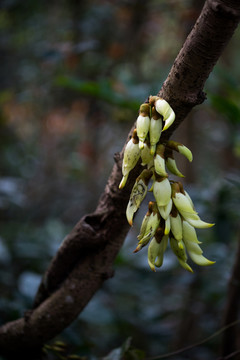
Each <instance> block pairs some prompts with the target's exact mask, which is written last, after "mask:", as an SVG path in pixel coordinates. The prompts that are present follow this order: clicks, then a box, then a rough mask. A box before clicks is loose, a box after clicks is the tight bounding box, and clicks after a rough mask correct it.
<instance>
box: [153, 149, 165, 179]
mask: <svg viewBox="0 0 240 360" xmlns="http://www.w3.org/2000/svg"><path fill="white" fill-rule="evenodd" d="M164 151H165V146H164V145H163V144H159V145H158V146H157V152H156V155H155V156H154V168H155V171H156V173H157V174H158V175H161V176H164V177H167V176H168V175H167V173H166V170H165V158H164Z"/></svg>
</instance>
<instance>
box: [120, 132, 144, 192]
mask: <svg viewBox="0 0 240 360" xmlns="http://www.w3.org/2000/svg"><path fill="white" fill-rule="evenodd" d="M140 154H141V153H140V149H139V146H138V137H137V131H136V129H135V130H134V131H133V136H132V138H131V139H130V140H129V141H128V143H127V145H126V147H125V150H124V155H123V162H122V174H123V178H122V181H121V183H120V185H119V189H122V188H123V187H124V186H125V184H126V182H127V178H128V174H129V172H130V171H131V170H132V169H133V168H134V167H135V166H136V164H137V162H138V160H139V158H140Z"/></svg>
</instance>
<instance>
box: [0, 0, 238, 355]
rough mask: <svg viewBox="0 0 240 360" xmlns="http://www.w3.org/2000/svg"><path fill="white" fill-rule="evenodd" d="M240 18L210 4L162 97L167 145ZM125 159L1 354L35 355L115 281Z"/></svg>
mask: <svg viewBox="0 0 240 360" xmlns="http://www.w3.org/2000/svg"><path fill="white" fill-rule="evenodd" d="M239 18H240V4H239V3H238V2H236V1H233V0H232V1H227V0H222V1H220V0H218V1H215V0H214V1H210V0H208V1H206V3H205V5H204V8H203V10H202V12H201V15H200V17H199V19H198V20H197V22H196V24H195V26H194V28H193V30H192V32H191V33H190V35H189V36H188V38H187V40H186V42H185V44H184V46H183V48H182V49H181V51H180V53H179V55H178V57H177V58H176V60H175V62H174V65H173V67H172V69H171V71H170V73H169V76H168V78H167V80H166V81H165V83H164V84H163V87H162V89H161V90H160V92H159V96H161V97H163V98H164V99H166V100H167V101H168V102H169V103H170V105H171V106H172V107H173V109H174V110H175V113H176V121H175V123H174V125H173V126H172V127H171V128H170V129H169V130H168V131H166V132H165V133H164V134H163V137H162V139H163V140H166V139H168V138H169V137H170V136H171V135H172V133H173V132H174V130H175V129H176V128H177V127H178V126H179V125H180V123H181V122H182V121H183V120H184V118H185V117H186V116H187V115H188V113H189V112H190V111H191V109H192V108H193V107H194V106H196V105H198V104H200V103H202V102H203V101H204V99H205V94H204V93H203V86H204V84H205V81H206V80H207V78H208V76H209V74H210V72H211V70H212V68H213V67H214V65H215V63H216V61H217V60H218V58H219V56H220V55H221V53H222V51H223V49H224V47H225V45H226V44H227V43H228V41H229V40H230V39H231V37H232V35H233V33H234V30H235V29H236V27H237V24H238V22H239ZM130 134H131V132H130ZM121 154H122V153H121ZM121 154H120V155H116V157H115V162H116V163H115V165H114V167H113V170H112V173H111V175H110V177H109V180H108V183H107V186H106V188H105V190H104V192H103V194H102V196H101V198H100V200H99V203H98V206H97V208H96V210H95V211H94V212H93V213H92V214H89V215H87V216H84V217H83V218H82V219H81V220H80V221H79V222H78V224H77V225H76V226H75V227H74V229H73V230H72V231H71V233H70V234H69V235H68V236H67V237H66V238H65V240H64V241H63V244H62V245H61V247H60V249H59V251H58V253H57V254H56V256H55V257H54V259H53V260H52V262H51V264H50V266H49V269H48V270H47V272H46V274H45V275H44V277H43V281H42V283H41V285H40V287H39V291H38V293H37V295H36V299H35V303H34V309H33V310H32V311H30V312H27V313H26V316H25V317H24V318H22V319H19V320H16V321H13V322H10V323H8V324H6V325H4V326H2V327H1V328H0V352H1V354H5V355H6V356H8V357H9V358H10V357H11V356H14V354H16V353H19V351H24V354H26V353H27V352H28V353H29V354H31V352H32V351H34V350H36V349H37V348H40V347H41V346H42V344H43V343H44V342H46V341H48V340H50V339H51V338H53V337H54V336H56V335H57V334H58V333H60V332H61V331H62V330H63V329H64V328H65V327H67V326H68V325H69V324H70V323H71V322H72V321H73V320H74V319H75V318H76V317H77V315H78V314H79V313H80V312H81V310H82V309H83V308H84V307H85V306H86V304H87V303H88V302H89V300H90V299H91V298H92V296H93V295H94V293H95V292H96V291H97V290H98V289H99V288H100V287H101V285H102V283H103V281H104V280H106V279H107V278H109V277H111V276H112V274H113V270H112V264H113V262H114V259H115V257H116V255H117V253H118V251H119V249H120V248H121V246H122V243H123V240H124V237H125V236H126V234H127V232H128V229H129V226H128V224H127V221H126V219H125V208H126V205H127V202H128V198H129V194H130V191H131V188H132V186H133V184H134V181H135V178H136V175H137V174H138V173H139V171H140V165H139V166H137V167H136V169H134V171H132V172H131V175H130V176H129V180H128V182H127V185H126V187H125V188H124V189H123V190H121V191H119V190H118V184H119V182H120V180H121V158H122V155H121ZM26 356H27V355H26ZM26 356H25V358H26ZM29 356H30V355H29Z"/></svg>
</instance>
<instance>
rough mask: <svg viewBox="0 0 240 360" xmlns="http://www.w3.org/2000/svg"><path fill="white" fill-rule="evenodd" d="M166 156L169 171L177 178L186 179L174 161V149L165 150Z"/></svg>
mask: <svg viewBox="0 0 240 360" xmlns="http://www.w3.org/2000/svg"><path fill="white" fill-rule="evenodd" d="M164 156H165V159H166V165H167V168H168V170H169V171H171V173H172V174H174V175H176V176H179V177H184V175H183V174H182V173H181V172H180V171H179V170H178V168H177V164H176V161H175V159H174V156H173V151H172V149H169V148H165V153H164Z"/></svg>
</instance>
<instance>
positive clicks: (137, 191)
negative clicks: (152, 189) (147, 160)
mask: <svg viewBox="0 0 240 360" xmlns="http://www.w3.org/2000/svg"><path fill="white" fill-rule="evenodd" d="M151 177H152V171H151V170H146V169H145V170H143V172H142V173H141V174H140V175H139V176H138V178H137V179H136V182H135V184H134V186H133V189H132V192H131V195H130V199H129V202H128V206H127V210H126V216H127V220H128V222H129V224H130V225H131V226H132V222H133V216H134V214H135V212H136V211H137V210H138V209H139V207H140V205H141V203H142V201H143V200H144V198H145V196H146V194H147V189H148V183H149V180H150V179H151Z"/></svg>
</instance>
